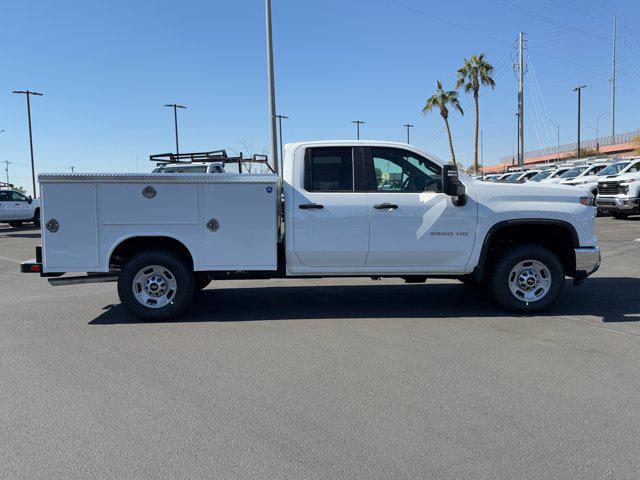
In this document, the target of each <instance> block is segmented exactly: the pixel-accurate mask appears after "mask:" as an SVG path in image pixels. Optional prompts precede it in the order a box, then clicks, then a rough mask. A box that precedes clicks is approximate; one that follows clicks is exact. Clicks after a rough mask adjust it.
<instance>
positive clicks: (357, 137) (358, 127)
mask: <svg viewBox="0 0 640 480" xmlns="http://www.w3.org/2000/svg"><path fill="white" fill-rule="evenodd" d="M351 123H355V124H356V140H360V125H364V122H363V121H362V120H354V121H353V122H351Z"/></svg>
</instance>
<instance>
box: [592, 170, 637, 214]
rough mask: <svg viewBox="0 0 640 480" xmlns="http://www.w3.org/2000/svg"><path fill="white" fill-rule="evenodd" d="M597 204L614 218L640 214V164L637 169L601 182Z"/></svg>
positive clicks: (599, 183)
mask: <svg viewBox="0 0 640 480" xmlns="http://www.w3.org/2000/svg"><path fill="white" fill-rule="evenodd" d="M596 202H597V204H598V208H600V209H602V210H604V211H606V212H609V213H611V215H612V216H613V217H614V218H627V217H628V216H629V215H638V214H640V163H638V166H637V168H635V169H630V170H626V172H623V173H621V174H620V175H617V176H615V177H613V178H605V179H602V180H600V181H599V182H598V196H597V197H596Z"/></svg>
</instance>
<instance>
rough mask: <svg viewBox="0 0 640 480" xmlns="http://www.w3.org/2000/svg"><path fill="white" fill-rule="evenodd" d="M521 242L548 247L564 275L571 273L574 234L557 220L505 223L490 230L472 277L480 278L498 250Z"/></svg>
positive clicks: (576, 243)
mask: <svg viewBox="0 0 640 480" xmlns="http://www.w3.org/2000/svg"><path fill="white" fill-rule="evenodd" d="M522 243H532V244H535V245H540V246H541V247H544V248H546V249H548V250H550V251H551V252H553V253H554V254H555V255H556V256H557V257H558V259H559V260H560V261H561V262H562V265H563V266H564V270H565V273H566V274H567V275H568V276H572V275H574V274H575V270H576V265H575V254H574V248H575V247H576V246H577V245H578V240H577V234H576V233H575V230H573V229H572V227H571V226H569V225H568V224H567V225H565V224H564V223H561V222H558V223H516V224H512V225H510V224H506V225H502V226H499V227H497V228H496V229H494V230H492V231H490V232H489V234H488V235H487V238H486V240H485V244H484V245H483V247H482V253H481V257H480V264H479V267H480V268H479V271H477V272H476V276H479V277H480V279H482V278H483V277H484V275H485V272H486V270H487V267H489V266H490V265H491V263H492V262H493V261H495V259H496V258H497V256H498V255H499V253H500V252H501V251H503V250H504V249H506V248H508V247H509V246H511V245H516V244H522Z"/></svg>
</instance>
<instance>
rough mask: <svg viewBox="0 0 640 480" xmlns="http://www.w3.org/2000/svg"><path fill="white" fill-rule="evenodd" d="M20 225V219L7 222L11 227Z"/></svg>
mask: <svg viewBox="0 0 640 480" xmlns="http://www.w3.org/2000/svg"><path fill="white" fill-rule="evenodd" d="M21 225H22V222H21V221H15V222H9V226H10V227H12V228H16V227H19V226H21Z"/></svg>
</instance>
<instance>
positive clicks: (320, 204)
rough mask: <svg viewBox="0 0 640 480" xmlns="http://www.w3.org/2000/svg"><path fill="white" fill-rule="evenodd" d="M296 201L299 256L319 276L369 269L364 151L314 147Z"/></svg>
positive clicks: (295, 232) (308, 152)
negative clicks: (346, 269) (337, 270)
mask: <svg viewBox="0 0 640 480" xmlns="http://www.w3.org/2000/svg"><path fill="white" fill-rule="evenodd" d="M297 182H298V184H297V185H296V188H295V189H294V201H293V205H292V206H293V209H294V211H293V212H292V213H293V217H294V221H293V229H294V230H293V238H294V251H295V254H296V256H297V257H298V259H299V260H300V262H301V263H302V264H303V265H305V266H308V267H314V268H315V269H316V271H317V272H322V271H323V269H326V270H325V271H331V269H332V268H338V267H364V264H365V261H366V258H367V252H368V248H369V213H368V209H367V197H366V195H367V194H366V192H365V185H364V166H363V159H362V149H361V148H360V147H354V146H340V147H313V148H307V149H306V151H305V158H304V165H303V172H302V175H301V176H298V180H297Z"/></svg>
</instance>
